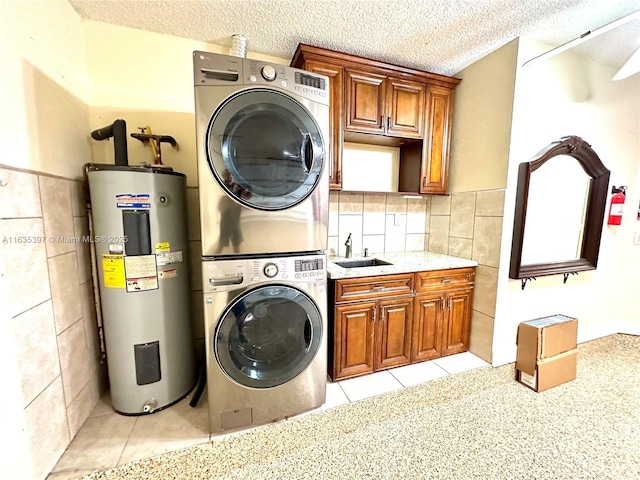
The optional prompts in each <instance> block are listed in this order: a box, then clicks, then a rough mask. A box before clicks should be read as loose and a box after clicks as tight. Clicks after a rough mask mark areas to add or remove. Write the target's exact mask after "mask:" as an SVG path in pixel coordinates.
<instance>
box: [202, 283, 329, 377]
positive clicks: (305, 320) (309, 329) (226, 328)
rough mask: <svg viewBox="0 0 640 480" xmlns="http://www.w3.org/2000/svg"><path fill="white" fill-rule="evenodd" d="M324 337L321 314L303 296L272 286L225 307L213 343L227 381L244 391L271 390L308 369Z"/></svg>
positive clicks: (289, 288) (292, 289)
mask: <svg viewBox="0 0 640 480" xmlns="http://www.w3.org/2000/svg"><path fill="white" fill-rule="evenodd" d="M322 335H323V332H322V317H321V314H320V312H319V310H318V308H317V307H316V306H315V304H314V303H313V301H312V300H311V299H310V298H309V297H308V296H307V295H306V294H305V293H303V292H301V291H300V290H297V289H295V288H292V287H287V286H283V285H270V286H264V287H259V288H256V289H255V290H251V291H249V292H247V293H245V294H243V295H241V296H240V297H238V298H237V299H235V300H234V301H233V303H231V304H230V305H229V306H227V308H226V309H225V310H224V312H223V313H222V316H221V318H220V320H219V322H218V326H217V328H216V332H215V337H214V338H213V339H212V341H213V342H214V345H213V347H214V351H215V355H216V359H217V361H218V364H219V365H220V366H221V367H222V370H224V372H225V373H226V374H227V375H228V376H229V377H231V378H232V379H233V380H235V381H236V382H238V383H239V384H241V385H245V386H247V387H255V388H270V387H275V386H277V385H282V384H283V383H286V382H288V381H290V380H292V379H293V378H295V377H296V376H297V375H298V374H300V373H301V372H302V371H303V370H304V369H305V368H307V366H308V365H309V364H310V363H311V361H312V360H313V358H314V356H315V355H316V353H317V352H318V349H319V345H320V340H321V338H322ZM209 388H211V387H209Z"/></svg>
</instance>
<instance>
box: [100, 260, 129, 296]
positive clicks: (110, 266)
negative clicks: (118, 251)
mask: <svg viewBox="0 0 640 480" xmlns="http://www.w3.org/2000/svg"><path fill="white" fill-rule="evenodd" d="M102 273H103V275H104V286H105V287H108V288H124V287H125V278H124V257H123V256H122V255H102Z"/></svg>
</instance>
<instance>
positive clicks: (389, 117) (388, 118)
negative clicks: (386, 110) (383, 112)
mask: <svg viewBox="0 0 640 480" xmlns="http://www.w3.org/2000/svg"><path fill="white" fill-rule="evenodd" d="M387 130H391V116H388V117H387Z"/></svg>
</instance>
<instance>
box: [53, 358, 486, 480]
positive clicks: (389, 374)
mask: <svg viewBox="0 0 640 480" xmlns="http://www.w3.org/2000/svg"><path fill="white" fill-rule="evenodd" d="M486 366H489V364H488V363H487V362H485V361H484V360H482V359H480V358H478V357H476V356H475V355H473V354H472V353H469V352H465V353H460V354H458V355H451V356H448V357H443V358H439V359H437V360H432V361H429V362H422V363H418V364H415V365H407V366H406V367H398V368H394V369H391V370H385V371H382V372H377V373H373V374H371V375H365V376H363V377H357V378H351V379H348V380H342V381H340V382H335V383H333V382H328V383H327V400H326V402H325V404H324V405H323V406H322V407H320V408H318V409H316V410H313V411H312V412H308V413H307V415H309V414H313V413H314V412H317V411H320V410H325V409H327V408H333V407H337V406H339V405H344V404H347V403H350V402H356V401H358V400H362V399H364V398H369V397H373V396H375V395H380V394H383V393H387V392H391V391H394V390H400V389H402V388H405V387H410V386H412V385H417V384H419V383H424V382H428V381H431V380H434V379H436V378H441V377H446V376H448V375H454V374H456V373H460V372H464V371H467V370H472V369H475V368H479V367H486ZM190 400H191V395H189V396H188V397H187V398H185V399H183V400H181V401H180V402H178V403H177V404H175V405H173V406H171V407H169V408H167V409H165V410H162V411H160V412H157V413H154V414H153V415H144V416H139V417H129V416H124V415H120V414H117V413H115V412H114V411H113V409H112V408H111V399H110V397H109V394H108V392H107V393H106V394H105V395H104V396H103V397H102V398H101V399H100V401H99V402H98V404H97V405H96V407H95V408H94V410H93V412H92V413H91V415H90V416H89V418H88V419H87V420H86V421H85V423H84V425H83V426H82V428H81V429H80V431H79V432H78V434H77V435H76V437H75V438H74V439H73V441H72V442H71V444H70V445H69V447H68V448H67V450H66V451H65V453H64V454H63V455H62V457H61V458H60V460H59V461H58V463H57V464H56V466H55V467H54V469H53V471H52V472H51V473H50V474H49V476H48V477H47V479H48V480H68V479H75V478H78V477H80V476H83V475H87V474H89V473H91V472H94V471H96V470H104V469H108V468H113V467H115V466H118V465H123V464H125V463H129V462H132V461H134V460H138V459H142V458H146V457H151V456H154V455H159V454H162V453H166V452H170V451H172V450H178V449H180V448H184V447H189V446H192V445H196V444H199V443H206V442H208V441H215V440H218V439H220V438H224V437H225V436H226V435H210V434H209V425H208V423H209V413H208V410H207V394H206V390H205V392H204V393H203V395H202V397H201V398H200V401H199V402H198V405H197V406H196V407H195V408H192V407H191V406H190V405H189V401H190ZM257 428H260V427H257ZM241 433H242V432H239V433H234V434H231V435H237V434H241Z"/></svg>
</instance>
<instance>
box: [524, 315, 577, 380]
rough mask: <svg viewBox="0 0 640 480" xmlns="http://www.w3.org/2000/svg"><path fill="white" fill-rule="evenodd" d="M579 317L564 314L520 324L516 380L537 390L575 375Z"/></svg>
mask: <svg viewBox="0 0 640 480" xmlns="http://www.w3.org/2000/svg"><path fill="white" fill-rule="evenodd" d="M577 340H578V320H576V319H575V318H571V317H567V316H565V315H552V316H550V317H543V318H537V319H535V320H528V321H526V322H522V323H520V325H518V339H517V344H518V353H517V356H516V380H518V381H519V382H520V383H522V384H524V385H526V386H528V387H529V388H531V389H533V390H535V391H536V392H542V391H544V390H547V389H549V388H551V387H555V386H556V385H560V384H562V383H565V382H569V381H571V380H574V379H575V378H576V364H577V358H578V349H577Z"/></svg>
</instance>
